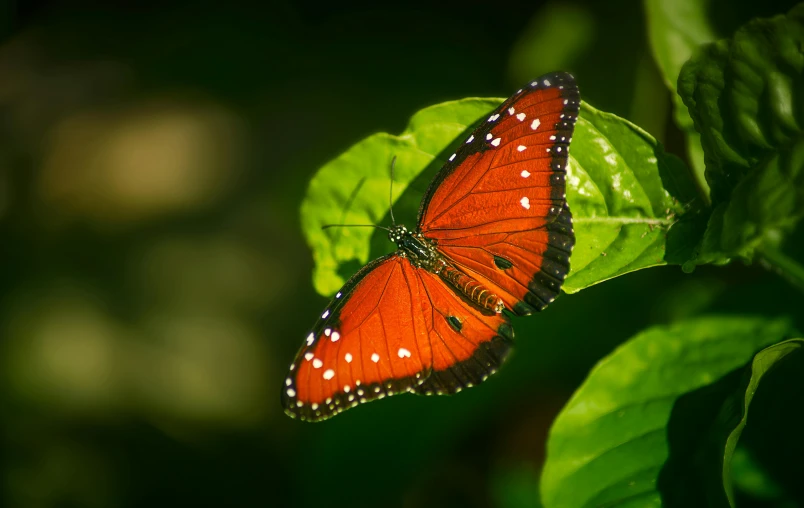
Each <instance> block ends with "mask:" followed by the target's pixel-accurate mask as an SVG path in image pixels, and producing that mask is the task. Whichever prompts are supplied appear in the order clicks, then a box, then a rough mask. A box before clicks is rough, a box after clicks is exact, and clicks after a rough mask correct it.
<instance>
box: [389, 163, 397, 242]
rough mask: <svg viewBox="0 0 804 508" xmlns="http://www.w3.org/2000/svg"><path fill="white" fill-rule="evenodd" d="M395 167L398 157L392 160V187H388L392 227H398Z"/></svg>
mask: <svg viewBox="0 0 804 508" xmlns="http://www.w3.org/2000/svg"><path fill="white" fill-rule="evenodd" d="M394 165H396V155H394V158H393V159H391V185H390V186H389V187H388V211H390V212H391V225H392V226H394V227H396V221H395V220H394Z"/></svg>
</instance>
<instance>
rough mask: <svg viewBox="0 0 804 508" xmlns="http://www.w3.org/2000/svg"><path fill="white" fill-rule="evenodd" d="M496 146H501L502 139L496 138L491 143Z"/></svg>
mask: <svg viewBox="0 0 804 508" xmlns="http://www.w3.org/2000/svg"><path fill="white" fill-rule="evenodd" d="M491 144H492V145H494V146H500V138H495V139H494V141H492V142H491Z"/></svg>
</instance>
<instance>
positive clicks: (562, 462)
mask: <svg viewBox="0 0 804 508" xmlns="http://www.w3.org/2000/svg"><path fill="white" fill-rule="evenodd" d="M791 333H792V328H791V326H790V324H789V323H788V322H786V321H784V320H775V321H771V320H766V319H762V318H750V317H707V318H700V319H695V320H690V321H686V322H683V323H680V324H677V325H673V326H669V327H655V328H651V329H648V330H646V331H644V332H642V333H640V334H638V335H637V336H636V337H634V338H633V339H631V340H629V341H628V342H627V343H625V344H624V345H623V346H621V347H620V348H618V349H617V350H616V351H614V352H613V353H612V354H611V355H609V356H608V357H606V358H604V359H603V360H602V361H601V362H600V363H599V364H598V365H597V366H596V367H595V368H594V369H593V370H592V372H591V373H590V374H589V376H588V377H587V379H586V381H585V382H584V383H583V385H582V386H581V387H580V388H579V389H578V390H577V391H576V392H575V394H574V395H573V397H572V398H571V399H570V401H569V403H567V405H566V406H565V407H564V409H563V410H562V412H561V414H559V416H558V418H557V419H556V421H555V423H554V424H553V428H552V429H551V431H550V436H549V439H548V444H547V446H548V453H547V462H546V464H545V468H544V472H543V475H542V486H541V488H542V501H543V502H544V506H546V507H548V508H551V507H581V506H660V505H661V504H662V501H667V500H675V501H679V500H684V499H688V500H692V501H696V502H697V503H700V502H702V500H704V499H706V497H707V496H710V495H712V494H711V485H712V484H711V483H707V481H710V482H711V481H714V482H715V484H716V486H717V487H718V489H719V494H720V496H721V501H723V500H725V490H724V487H723V479H722V473H723V463H722V461H723V458H724V456H725V452H724V444H723V442H724V441H725V438H721V439H720V441H718V439H717V438H718V437H719V436H726V435H730V434H729V433H732V432H733V431H734V430H735V428H736V425H738V424H739V422H735V425H733V426H732V427H731V428H729V429H727V431H726V434H717V432H714V431H713V430H712V429H713V428H715V425H714V422H716V421H717V420H718V416H719V414H720V413H721V407H722V406H723V403H724V400H726V398H727V397H728V396H729V395H733V394H734V393H735V390H739V389H741V391H740V392H739V393H742V396H743V397H745V394H746V389H745V386H744V385H741V383H740V380H741V371H738V370H735V369H738V368H740V367H742V366H744V365H746V364H747V363H748V362H749V361H750V360H751V358H752V357H753V356H754V353H755V352H756V351H757V350H759V349H760V348H762V347H763V346H767V345H768V344H773V343H776V342H779V341H780V340H782V339H784V338H785V336H787V335H789V334H791ZM757 358H758V361H759V362H762V361H763V360H762V359H761V358H764V356H762V357H760V356H758V357H757ZM758 379H759V378H757V381H758ZM751 389H755V385H753V388H751ZM716 428H717V429H719V430H720V431H721V432H722V431H723V427H722V426H721V427H716ZM713 432H714V433H713ZM713 436H714V441H715V442H719V446H720V447H719V450H720V454H719V455H718V454H715V455H714V456H712V455H711V454H708V453H709V452H710V451H711V442H712V440H713ZM707 454H708V455H707ZM701 457H702V458H701ZM701 468H702V469H703V470H705V471H708V472H709V479H708V478H706V477H703V478H702V477H701V474H700V469H701ZM704 476H705V475H704ZM710 479H713V480H710ZM715 493H716V494H717V493H718V491H715ZM696 496H697V498H696ZM693 504H696V503H693ZM704 504H706V503H704ZM674 505H677V504H674ZM716 505H717V504H710V506H716Z"/></svg>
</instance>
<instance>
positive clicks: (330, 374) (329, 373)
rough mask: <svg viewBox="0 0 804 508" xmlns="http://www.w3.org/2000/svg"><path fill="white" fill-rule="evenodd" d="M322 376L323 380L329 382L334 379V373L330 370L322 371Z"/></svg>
mask: <svg viewBox="0 0 804 508" xmlns="http://www.w3.org/2000/svg"><path fill="white" fill-rule="evenodd" d="M323 375H324V379H326V380H327V381H329V380H330V379H332V378H334V377H335V371H334V370H332V369H327V370H325V371H324V374H323Z"/></svg>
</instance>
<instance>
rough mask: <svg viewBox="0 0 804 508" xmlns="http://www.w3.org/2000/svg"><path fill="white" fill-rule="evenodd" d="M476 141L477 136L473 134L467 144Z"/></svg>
mask: <svg viewBox="0 0 804 508" xmlns="http://www.w3.org/2000/svg"><path fill="white" fill-rule="evenodd" d="M474 140H475V135H474V134H472V135H471V136H469V139H467V140H466V142H467V143H471V142H472V141H474Z"/></svg>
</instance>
